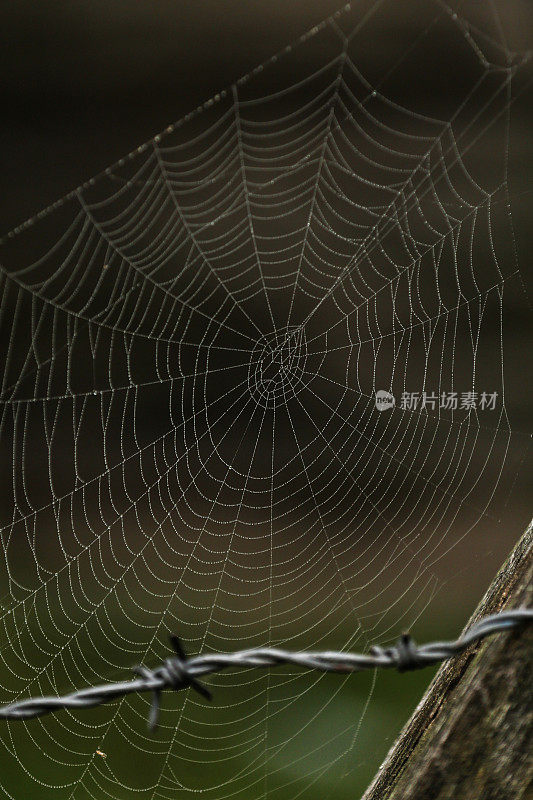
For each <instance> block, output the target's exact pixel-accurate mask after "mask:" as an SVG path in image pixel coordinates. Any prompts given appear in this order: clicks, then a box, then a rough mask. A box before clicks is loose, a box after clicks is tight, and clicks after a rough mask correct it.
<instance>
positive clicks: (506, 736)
mask: <svg viewBox="0 0 533 800" xmlns="http://www.w3.org/2000/svg"><path fill="white" fill-rule="evenodd" d="M532 604H533V523H531V524H530V526H529V527H528V529H527V530H526V532H525V533H524V535H523V536H522V538H521V539H520V541H519V542H518V544H517V545H516V547H515V548H514V550H513V551H512V553H511V555H510V556H509V558H508V559H507V561H506V562H505V564H504V565H503V566H502V568H501V569H500V571H499V573H498V575H497V576H496V578H495V579H494V581H493V582H492V584H491V586H490V587H489V589H488V591H487V593H486V594H485V597H484V598H483V600H482V601H481V603H480V604H479V606H478V608H477V609H476V611H475V612H474V614H473V615H472V617H471V619H470V621H469V623H468V625H467V627H470V625H472V623H474V622H475V621H476V620H478V619H479V618H480V617H482V616H485V615H486V614H492V613H496V612H497V611H501V610H503V609H504V608H515V607H519V606H527V607H531V605H532ZM532 644H533V630H532V629H531V628H523V629H519V630H517V631H514V632H510V633H506V634H498V635H496V636H494V637H491V638H489V639H486V640H485V641H484V642H482V643H481V644H480V645H477V646H473V647H472V648H470V649H469V650H468V651H467V652H466V653H465V654H464V655H463V656H461V657H460V658H458V659H454V660H452V661H449V662H447V663H446V664H444V665H443V666H442V667H441V669H439V671H438V673H437V675H436V676H435V678H434V679H433V681H432V683H431V685H430V687H429V688H428V690H427V692H426V694H425V695H424V697H423V699H422V700H421V702H420V703H419V705H418V707H417V709H416V711H415V712H414V714H413V716H412V717H411V719H410V720H409V722H408V723H407V725H406V726H405V728H404V729H403V731H402V733H401V734H400V736H399V738H398V739H397V741H396V743H395V744H394V745H393V747H392V749H391V750H390V752H389V754H388V756H387V757H386V759H385V761H384V762H383V764H382V766H381V768H380V770H379V772H378V774H377V775H376V777H375V778H374V780H373V782H372V783H371V785H370V786H369V788H368V789H367V791H366V792H365V794H364V796H363V798H362V800H526V798H530V797H533V670H532V658H531V656H532V653H533V648H532ZM529 792H531V794H529Z"/></svg>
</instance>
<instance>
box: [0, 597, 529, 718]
mask: <svg viewBox="0 0 533 800" xmlns="http://www.w3.org/2000/svg"><path fill="white" fill-rule="evenodd" d="M532 622H533V609H526V608H519V609H512V610H509V611H502V612H500V613H499V614H492V615H491V616H487V617H483V618H482V619H481V620H479V622H476V623H475V624H474V625H473V626H472V627H471V628H470V629H469V630H468V631H467V632H466V633H465V634H464V635H463V636H461V637H460V638H459V639H456V640H455V641H442V642H431V643H428V644H422V645H417V644H416V642H415V641H414V640H413V639H412V638H411V636H410V635H409V634H404V635H403V636H401V637H400V639H399V640H398V642H397V643H396V644H395V645H393V646H392V647H379V646H374V647H371V648H370V650H369V652H368V653H343V652H334V651H325V652H301V653H294V652H290V651H288V650H279V649H277V648H253V649H250V650H239V651H237V652H235V653H206V654H204V655H198V656H192V657H190V658H189V657H188V656H187V654H186V653H185V651H184V649H183V647H182V645H181V642H180V640H179V639H178V637H177V636H171V637H170V641H171V644H172V647H173V649H174V652H175V655H174V656H172V657H170V658H167V659H166V660H165V661H164V663H163V664H161V665H160V666H158V667H156V668H155V669H149V668H148V667H146V666H143V665H140V666H137V667H134V669H133V671H134V672H135V673H136V674H137V675H138V676H139V677H138V678H137V679H136V680H133V681H124V682H122V683H108V684H104V685H102V686H94V687H88V688H86V689H80V690H79V691H76V692H73V693H72V694H68V695H65V696H64V697H38V698H29V699H26V700H18V701H16V702H14V703H9V704H8V705H4V706H1V707H0V718H3V719H13V720H14V719H17V720H21V719H22V720H26V719H32V718H34V717H41V716H43V715H44V714H52V713H55V712H56V711H59V710H61V709H66V708H69V709H76V708H91V707H93V706H99V705H103V704H104V703H108V702H110V701H111V700H115V699H117V698H118V697H124V696H125V695H128V694H133V693H135V692H152V706H151V709H150V716H149V720H148V727H149V729H150V730H154V729H155V728H156V726H157V721H158V716H159V701H160V696H161V692H162V691H164V690H165V689H174V690H180V689H186V688H188V687H190V688H192V689H194V690H195V691H196V692H198V693H199V694H201V695H202V697H204V698H205V699H207V700H211V693H210V692H209V690H208V689H207V688H206V687H205V686H204V685H203V684H202V683H200V682H199V681H198V678H199V677H201V676H203V675H212V674H213V673H216V672H222V671H223V670H225V669H229V668H234V669H240V668H248V669H249V668H267V667H276V666H281V665H284V664H294V665H296V666H298V667H302V668H304V669H312V670H320V671H321V672H339V673H350V672H359V671H361V670H364V669H375V668H378V669H392V668H395V669H397V670H398V671H399V672H407V671H410V670H416V669H423V668H424V667H428V666H430V665H432V664H437V663H438V662H440V661H446V660H447V659H450V658H454V657H456V656H458V655H460V654H461V653H464V651H465V650H467V649H468V648H469V647H470V645H472V644H474V643H475V642H479V641H481V640H482V639H484V638H485V637H486V636H491V635H492V634H494V633H498V632H505V631H509V630H511V629H513V628H517V627H519V626H522V625H524V624H531V623H532Z"/></svg>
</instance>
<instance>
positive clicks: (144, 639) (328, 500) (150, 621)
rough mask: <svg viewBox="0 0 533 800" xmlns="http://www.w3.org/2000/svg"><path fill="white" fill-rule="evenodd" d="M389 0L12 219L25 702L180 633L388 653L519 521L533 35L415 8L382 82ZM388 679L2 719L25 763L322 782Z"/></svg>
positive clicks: (160, 780)
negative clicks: (509, 516)
mask: <svg viewBox="0 0 533 800" xmlns="http://www.w3.org/2000/svg"><path fill="white" fill-rule="evenodd" d="M389 11H390V9H389V7H388V4H387V3H385V2H383V0H380V2H375V3H367V4H357V6H356V7H355V8H353V9H352V8H351V7H350V6H346V7H344V8H343V9H341V10H340V11H339V12H337V13H336V14H334V15H333V16H332V17H330V18H328V19H327V20H325V21H324V22H323V23H322V24H321V25H319V26H316V27H315V28H314V29H313V30H312V31H310V32H309V33H308V34H306V35H305V36H303V37H302V38H301V40H300V41H299V42H298V43H297V45H295V46H293V47H288V48H286V50H285V51H284V52H282V53H279V54H277V55H276V56H274V57H273V58H272V59H271V60H270V61H269V62H268V63H267V64H265V65H262V66H260V67H258V68H257V69H256V70H254V71H253V72H252V73H251V74H250V75H247V76H245V77H243V78H242V79H240V80H239V81H237V82H236V83H235V85H234V86H233V87H231V89H229V90H227V91H221V92H220V94H217V95H216V96H215V97H214V98H212V99H210V100H209V101H208V102H206V103H205V104H204V105H203V106H201V107H200V108H198V109H197V110H196V111H194V112H192V113H191V114H189V115H187V116H186V117H185V118H184V119H183V120H181V121H180V122H179V123H177V124H176V125H173V126H170V127H169V128H168V129H167V131H165V132H164V133H162V134H160V135H158V136H156V137H155V138H154V139H153V140H152V141H151V142H149V143H147V144H145V145H143V146H141V147H139V148H138V150H137V151H135V152H134V153H132V154H130V155H129V156H128V157H126V158H125V159H123V160H121V161H120V162H119V163H118V164H116V165H114V166H113V167H111V168H109V169H107V170H106V171H105V173H103V174H102V175H101V176H99V177H98V178H96V179H94V180H91V181H89V182H88V183H87V184H86V185H84V186H83V187H81V188H80V189H78V190H76V191H75V192H73V193H71V194H70V195H69V196H67V197H66V198H64V199H63V200H61V201H59V202H58V203H56V204H54V206H52V207H51V208H50V209H47V210H45V211H44V212H42V213H41V214H39V215H37V217H36V218H34V219H32V220H29V221H28V222H27V223H25V224H24V225H22V226H20V227H19V228H18V229H16V230H15V231H13V232H12V233H11V234H9V235H8V236H6V237H5V239H4V240H3V242H2V272H1V278H0V280H1V292H2V294H1V306H0V308H1V312H2V323H1V324H2V331H3V337H2V348H3V349H2V355H3V359H2V363H3V369H2V389H1V401H2V402H1V414H2V416H1V435H2V440H3V458H4V459H5V462H4V463H5V464H6V474H9V476H10V477H9V480H8V481H7V492H6V493H7V502H6V503H5V504H4V507H3V510H2V520H1V533H2V545H3V564H2V571H3V572H2V581H3V586H5V587H7V590H8V591H7V594H6V595H5V596H4V599H3V608H2V612H1V616H2V650H1V652H2V671H1V676H2V677H1V685H2V695H3V697H2V699H3V701H4V702H10V701H13V700H15V699H16V698H19V697H24V696H28V695H39V694H51V693H53V694H55V693H64V692H65V691H69V690H71V689H73V688H77V687H82V686H85V685H88V684H91V685H92V684H96V683H100V682H102V681H108V680H110V679H113V678H117V677H120V678H123V677H124V672H125V670H127V669H128V668H130V667H131V665H132V664H135V663H139V662H145V663H148V664H150V663H157V662H158V661H160V660H161V659H163V658H165V657H166V655H167V652H168V633H169V632H175V633H178V634H179V636H180V637H181V638H182V640H183V641H184V643H185V644H186V646H187V649H188V650H189V651H190V652H204V651H208V650H210V649H213V650H216V651H222V652H224V651H231V650H234V649H236V648H240V647H243V646H264V645H276V644H281V643H283V644H284V645H286V646H287V647H290V648H293V649H299V648H306V649H309V648H320V647H323V648H328V649H332V648H334V647H338V648H346V649H349V648H360V649H366V648H368V647H369V646H370V645H371V644H372V643H377V642H379V643H380V644H384V643H386V642H388V641H392V640H393V639H394V637H395V636H396V635H397V634H398V633H399V632H400V631H401V630H403V629H404V628H406V627H407V626H408V625H410V624H412V622H413V621H414V620H415V619H417V618H418V617H419V616H420V615H421V614H422V613H423V612H424V610H425V609H426V608H427V606H428V604H429V603H430V601H431V600H432V598H433V597H434V595H435V593H436V592H437V590H439V588H441V587H442V586H443V585H445V584H446V582H447V581H448V579H449V578H450V576H451V575H453V574H454V571H456V570H457V567H456V566H455V567H454V566H453V565H454V564H456V559H457V557H458V556H457V554H459V558H461V557H464V559H465V563H468V562H467V559H468V554H469V548H470V547H471V545H470V541H471V536H472V534H473V532H474V531H475V530H477V529H478V528H479V527H480V526H481V528H483V526H484V525H487V524H489V523H490V525H494V524H495V521H496V520H497V519H498V514H500V513H501V508H502V507H504V502H505V499H506V498H507V496H508V492H509V482H510V481H509V475H511V476H515V475H516V472H517V470H518V468H519V464H520V459H521V458H523V455H524V452H523V444H524V437H523V436H522V434H521V433H520V431H518V430H516V429H515V426H514V425H513V424H512V420H511V418H510V416H509V413H508V409H507V404H506V397H507V395H506V392H508V391H509V387H508V386H507V385H506V382H505V380H504V378H505V373H504V331H505V326H504V321H505V319H506V313H507V308H508V307H509V306H510V305H512V304H513V303H514V302H515V300H514V297H515V295H514V293H515V292H517V291H518V292H519V291H521V290H520V286H521V283H520V275H519V271H518V265H517V260H516V254H515V249H514V239H513V231H512V226H511V222H510V204H509V193H508V180H507V160H508V141H509V112H510V108H511V103H512V99H513V86H514V83H513V81H514V79H515V75H516V73H517V71H518V70H519V69H520V68H521V64H522V60H521V59H520V58H518V57H517V56H516V55H515V54H513V53H511V52H510V51H509V50H508V48H507V47H506V46H505V42H504V41H503V40H502V38H501V35H500V34H501V31H499V29H498V28H497V26H496V29H495V31H482V30H480V29H478V28H476V27H475V26H474V25H472V24H470V23H467V22H466V20H465V19H463V18H462V17H461V16H459V15H457V14H456V13H455V12H454V11H453V10H452V9H451V8H449V7H448V6H447V5H446V4H444V3H434V4H433V3H431V4H428V3H425V4H422V5H421V7H420V9H419V14H418V16H417V19H416V25H413V28H412V31H411V32H410V35H409V40H408V41H407V42H403V43H391V52H392V55H393V57H391V59H389V60H388V61H387V63H385V64H383V66H382V69H381V72H380V74H379V75H372V76H370V77H369V76H367V75H365V74H363V73H362V72H361V71H360V69H358V66H357V64H358V53H359V52H360V51H361V48H364V47H368V43H369V42H370V43H372V42H373V41H377V37H379V31H380V25H381V26H383V20H384V19H386V15H387V13H389ZM437 36H441V37H442V36H445V40H446V41H447V42H449V45H450V50H449V52H448V51H447V52H446V53H445V54H443V52H442V47H441V48H439V47H433V44H432V43H433V42H434V41H442V39H440V40H437V39H436V38H435V39H434V38H433V37H437ZM421 47H422V48H423V49H422V51H421V50H420V48H421ZM450 53H451V54H452V55H450ZM452 56H453V59H456V60H457V62H458V63H459V64H460V69H461V74H462V76H463V81H462V82H461V85H458V86H457V87H454V88H455V89H456V92H455V93H454V94H453V107H450V109H449V113H448V114H446V116H441V115H440V114H437V113H435V111H434V108H432V106H431V102H430V99H429V98H430V97H431V91H428V92H427V93H426V94H424V92H421V100H420V107H419V108H413V107H411V106H410V105H408V104H405V103H402V102H401V96H402V91H401V90H402V86H403V85H404V82H405V81H406V80H408V79H409V76H412V75H414V74H415V75H418V74H419V73H420V69H421V68H423V69H424V70H425V71H426V77H425V80H426V81H428V82H430V83H431V82H434V83H435V86H438V76H439V75H440V74H441V70H442V69H449V68H450V63H451V58H452ZM432 59H433V60H432ZM421 65H423V67H421ZM409 70H411V72H410V71H409ZM413 70H416V72H413ZM398 98H400V99H398ZM487 148H490V157H487ZM378 390H384V391H387V392H389V393H391V394H392V395H393V396H394V397H395V398H396V405H395V407H394V408H390V409H388V410H386V411H381V412H380V411H378V409H377V408H376V403H375V393H376V392H377V391H378ZM404 392H417V393H419V394H422V393H423V392H426V393H428V394H431V393H435V394H436V395H437V397H438V398H440V397H441V396H442V394H445V395H449V393H451V392H457V393H459V395H460V394H461V393H464V392H476V393H477V394H478V396H480V395H481V393H482V392H490V393H496V394H497V399H496V404H495V408H494V409H482V408H480V407H479V406H476V407H471V408H468V407H460V406H458V407H457V408H453V407H451V408H446V407H441V404H440V402H439V401H437V403H436V405H434V406H433V407H431V406H430V405H427V406H426V407H425V408H422V407H420V406H418V407H417V408H402V407H401V404H400V402H399V401H400V397H401V395H402V393H404ZM8 463H9V466H7V464H8ZM11 476H12V477H11ZM510 541H511V539H510ZM461 554H462V555H461ZM348 680H350V681H354V680H356V681H359V682H361V681H366V683H365V686H366V687H367V688H366V690H365V691H366V700H365V699H364V698H363V700H362V701H361V702H360V703H359V705H358V706H357V707H355V708H354V707H353V706H351V707H349V708H345V707H344V706H343V703H342V697H343V691H346V688H347V681H348ZM374 682H375V676H374V678H371V679H370V680H368V679H367V678H364V677H362V676H356V677H355V678H350V679H348V678H339V676H336V677H334V678H332V677H331V676H325V675H315V674H309V673H305V674H302V673H301V672H299V671H297V670H294V669H289V668H287V669H285V668H283V669H279V670H272V671H270V672H269V673H266V672H262V671H261V672H260V671H258V672H255V671H244V672H239V673H228V674H222V675H217V676H214V677H212V678H211V679H210V681H209V683H210V686H211V688H212V689H213V691H214V695H215V702H214V703H213V705H211V706H209V707H207V706H206V705H205V704H204V703H203V702H202V701H201V700H200V699H196V697H195V696H194V695H192V694H190V693H189V692H181V693H179V694H178V695H172V694H171V693H169V694H168V696H165V697H164V698H163V709H162V713H161V725H160V729H159V731H158V733H157V734H156V735H155V736H152V735H149V734H148V733H147V732H146V725H145V719H146V715H147V708H148V704H149V702H150V701H149V698H147V697H129V698H126V699H123V700H120V701H117V702H114V703H111V704H109V705H107V706H105V707H103V708H99V709H94V710H90V711H87V710H85V711H81V712H80V713H75V712H71V711H69V712H63V713H61V714H58V715H56V716H54V717H44V718H42V719H39V720H34V721H31V722H27V723H26V722H24V723H16V724H11V723H4V724H3V725H2V727H1V739H2V744H3V748H4V752H3V756H2V760H3V762H4V761H5V762H7V764H8V766H7V768H6V770H5V777H3V778H2V779H0V780H1V785H2V787H3V791H4V793H5V796H7V797H9V798H21V797H25V798H26V797H30V796H34V795H33V794H32V793H36V794H35V796H38V797H39V798H54V799H56V798H72V799H73V800H74V799H76V798H77V799H78V800H80V798H98V799H99V800H100V799H103V798H117V799H118V798H126V797H128V798H131V797H133V796H136V797H137V796H138V797H143V798H150V799H151V800H156V798H157V799H158V800H160V799H161V800H162V799H163V798H167V799H168V800H170V798H173V799H175V798H185V797H189V796H190V795H191V794H192V793H193V792H194V793H201V794H202V795H203V796H204V797H205V798H206V800H215V799H217V800H218V798H227V797H243V798H244V797H246V798H252V797H266V796H268V797H276V798H277V797H291V798H293V797H310V796H312V794H313V792H318V793H319V796H321V797H324V796H326V794H327V791H326V790H328V791H329V790H331V791H332V787H334V785H335V780H336V779H337V778H340V777H341V776H342V775H344V773H345V772H346V771H347V770H350V769H351V768H352V766H353V763H354V759H355V753H356V751H357V736H358V733H359V731H360V729H361V727H362V725H364V715H365V712H366V709H367V708H368V704H369V703H370V700H371V697H372V691H373V686H374ZM97 750H101V751H103V752H105V753H106V755H107V757H106V758H104V757H102V756H100V755H99V754H98V753H97Z"/></svg>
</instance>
